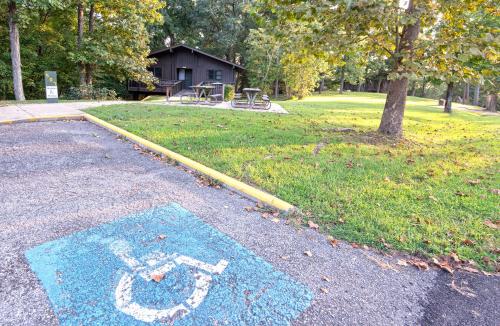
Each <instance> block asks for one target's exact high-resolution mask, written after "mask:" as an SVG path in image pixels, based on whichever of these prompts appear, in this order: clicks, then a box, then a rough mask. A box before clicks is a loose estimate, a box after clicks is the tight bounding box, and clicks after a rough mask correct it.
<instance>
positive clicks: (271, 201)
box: [83, 113, 294, 211]
mask: <svg viewBox="0 0 500 326" xmlns="http://www.w3.org/2000/svg"><path fill="white" fill-rule="evenodd" d="M83 116H84V117H85V120H87V121H89V122H92V123H95V124H97V125H99V126H101V127H104V128H106V129H108V130H110V131H112V132H114V133H117V134H119V135H121V136H124V137H125V138H127V139H129V140H130V141H132V142H134V143H136V144H138V145H140V146H142V147H144V148H147V149H148V150H151V151H153V152H155V153H157V154H162V155H165V156H166V157H168V158H170V159H173V160H175V161H177V162H179V163H181V164H183V165H185V166H187V167H189V168H191V169H193V170H196V171H198V172H200V173H203V174H205V175H207V176H209V177H211V178H213V179H215V180H218V181H220V182H222V183H224V184H225V185H227V186H229V187H231V188H234V189H236V190H238V191H240V192H242V193H244V194H246V195H249V196H251V197H253V198H255V199H257V200H260V201H261V202H263V203H266V204H268V205H270V206H273V207H276V208H278V209H280V210H283V211H290V210H292V209H294V206H293V205H292V204H290V203H287V202H286V201H283V200H281V199H279V198H277V197H275V196H273V195H271V194H268V193H267V192H264V191H262V190H259V189H257V188H255V187H252V186H250V185H247V184H246V183H244V182H241V181H239V180H236V179H235V178H232V177H230V176H227V175H225V174H223V173H221V172H219V171H216V170H214V169H211V168H209V167H207V166H205V165H203V164H201V163H198V162H196V161H193V160H191V159H190V158H187V157H185V156H183V155H181V154H178V153H176V152H173V151H171V150H169V149H166V148H165V147H162V146H160V145H157V144H155V143H153V142H150V141H149V140H146V139H144V138H142V137H139V136H136V135H134V134H133V133H130V132H128V131H126V130H123V129H121V128H119V127H117V126H115V125H112V124H110V123H108V122H106V121H104V120H101V119H99V118H96V117H94V116H93V115H90V114H88V113H85V114H84V115H83Z"/></svg>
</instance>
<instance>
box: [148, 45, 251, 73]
mask: <svg viewBox="0 0 500 326" xmlns="http://www.w3.org/2000/svg"><path fill="white" fill-rule="evenodd" d="M177 48H185V49H188V50H190V51H192V52H197V53H199V54H202V55H205V56H207V57H210V58H212V59H215V60H218V61H221V62H224V63H226V64H228V65H231V66H233V67H235V68H239V69H245V68H244V67H243V66H241V65H239V64H236V63H234V62H231V61H227V60H224V59H221V58H219V57H216V56H214V55H212V54H209V53H206V52H203V51H201V50H198V49H196V48H192V47H190V46H187V45H184V44H179V45H175V46H171V47H165V48H162V49H158V50H154V51H151V52H150V53H149V57H152V56H154V55H156V54H160V53H163V52H167V51H171V52H172V50H174V49H177Z"/></svg>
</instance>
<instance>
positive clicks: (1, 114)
mask: <svg viewBox="0 0 500 326" xmlns="http://www.w3.org/2000/svg"><path fill="white" fill-rule="evenodd" d="M124 103H130V102H127V101H102V102H100V101H92V102H60V103H50V104H49V103H33V104H25V103H23V104H10V105H7V106H0V121H4V120H23V119H30V118H40V117H44V116H54V115H76V114H82V113H83V112H82V111H81V110H84V109H88V108H93V107H97V106H103V105H113V104H124Z"/></svg>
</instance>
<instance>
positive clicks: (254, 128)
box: [90, 93, 500, 269]
mask: <svg viewBox="0 0 500 326" xmlns="http://www.w3.org/2000/svg"><path fill="white" fill-rule="evenodd" d="M280 104H281V105H282V106H283V107H284V108H285V109H286V110H288V111H289V112H290V114H288V115H274V114H262V113H254V112H243V111H223V110H201V109H199V108H189V107H172V106H168V107H166V106H160V105H159V106H154V105H141V104H137V105H134V106H131V105H121V106H120V105H118V106H114V107H102V108H96V109H92V110H90V112H91V113H93V114H96V115H97V116H99V117H101V118H103V119H105V120H108V121H110V122H111V123H113V124H116V125H118V126H120V127H123V128H125V129H127V130H129V131H131V132H134V133H136V134H138V135H140V136H143V137H145V138H147V139H150V140H152V141H154V142H156V143H158V144H161V145H164V146H166V147H167V148H170V149H172V150H174V151H177V152H180V153H182V154H184V155H186V156H188V157H190V158H193V159H195V160H197V161H200V162H202V163H204V164H206V165H208V166H210V167H212V168H215V169H217V170H220V171H222V172H225V173H227V174H229V175H231V176H234V177H236V178H239V179H241V180H244V181H246V182H249V183H252V184H255V185H257V186H259V187H261V188H263V189H265V190H267V191H269V192H271V193H273V194H275V195H277V196H278V197H280V198H282V199H284V200H286V201H289V202H291V203H293V204H294V205H296V206H298V207H299V208H300V209H301V210H302V211H303V212H305V213H307V214H308V216H311V218H313V219H314V220H315V222H317V223H318V224H320V225H321V227H322V230H323V231H324V232H328V233H330V234H331V235H333V236H334V237H337V238H342V239H345V240H348V241H352V242H357V243H362V244H367V245H371V246H375V247H378V248H383V247H384V246H386V245H389V246H391V247H392V248H395V249H398V250H404V251H407V252H411V253H414V254H422V255H428V256H431V255H441V254H449V253H450V252H456V253H457V254H458V255H459V256H460V258H462V259H466V260H467V259H472V260H474V261H476V262H477V263H478V264H480V265H481V266H482V267H483V268H486V269H493V268H494V265H493V263H491V261H493V262H494V261H495V260H497V259H498V250H499V249H498V248H499V245H500V243H499V236H498V230H495V229H493V228H491V227H489V226H487V225H486V224H485V221H493V222H494V221H498V219H499V218H498V213H499V211H498V208H499V207H498V199H499V196H498V195H496V194H494V193H493V192H492V190H493V189H499V188H500V178H499V174H498V170H499V166H500V165H499V159H498V158H499V157H500V156H499V154H500V143H499V141H498V139H499V138H498V136H499V131H500V123H499V122H500V120H499V118H498V117H496V116H480V115H478V114H474V113H469V112H459V111H456V112H454V113H453V114H451V115H449V114H445V113H442V112H441V109H439V108H437V107H436V101H435V100H428V99H420V98H414V97H409V99H408V106H407V110H406V113H405V126H404V129H405V134H404V137H405V138H404V139H403V140H402V141H395V140H393V139H389V138H386V137H383V136H380V135H379V134H377V133H376V129H377V127H378V124H379V122H380V117H381V114H382V108H383V105H384V96H383V95H381V94H368V93H360V94H356V93H349V94H343V95H332V94H325V95H322V96H313V97H310V98H307V99H305V100H301V101H283V102H280ZM484 257H488V258H489V261H490V263H485V260H488V258H484ZM483 259H484V260H483Z"/></svg>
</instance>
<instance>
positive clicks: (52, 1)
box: [0, 0, 162, 98]
mask: <svg viewBox="0 0 500 326" xmlns="http://www.w3.org/2000/svg"><path fill="white" fill-rule="evenodd" d="M17 3H18V17H17V21H18V26H19V29H20V44H21V62H22V74H23V82H24V88H25V93H26V95H27V97H28V98H44V97H45V90H44V79H43V73H44V71H46V70H55V71H57V73H58V87H59V89H60V92H61V93H65V92H67V91H68V90H69V88H70V87H73V86H76V85H78V84H79V80H78V68H77V63H78V62H79V61H82V62H83V63H85V64H89V65H91V66H92V67H93V70H94V75H95V77H96V78H95V80H94V83H96V84H100V83H101V79H105V81H106V83H109V82H111V80H112V79H113V80H114V81H113V82H112V83H114V84H115V85H116V84H117V83H119V82H120V81H121V83H122V84H123V82H124V80H125V79H126V78H131V79H136V80H139V81H143V82H146V83H150V82H152V81H153V76H152V74H151V73H150V72H148V71H147V70H146V68H147V66H148V65H149V64H150V63H151V62H152V61H151V59H148V58H147V55H148V54H149V47H148V43H149V37H150V35H149V33H148V31H147V27H148V26H149V25H151V24H157V23H159V22H160V21H161V15H159V13H158V12H159V9H160V8H161V6H162V1H160V0H147V1H125V0H100V1H99V0H92V1H90V0H84V1H82V3H83V5H84V7H85V16H84V20H85V34H84V40H83V45H82V48H81V49H77V46H76V38H77V31H76V28H77V27H76V23H77V19H76V16H77V15H76V13H77V11H76V3H77V2H76V1H59V0H40V1H17ZM91 3H92V4H93V5H94V8H95V16H94V17H95V26H94V31H93V32H92V33H91V32H89V31H88V19H89V17H88V15H89V6H90V4H91ZM0 8H1V9H4V10H1V11H0V48H2V49H9V34H8V28H7V27H8V24H7V14H6V10H5V8H6V1H2V2H0ZM10 61H11V59H10V53H8V52H7V51H2V53H0V98H12V96H13V95H12V81H11V79H12V77H11V72H10V69H11V62H10ZM120 92H122V91H120Z"/></svg>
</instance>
